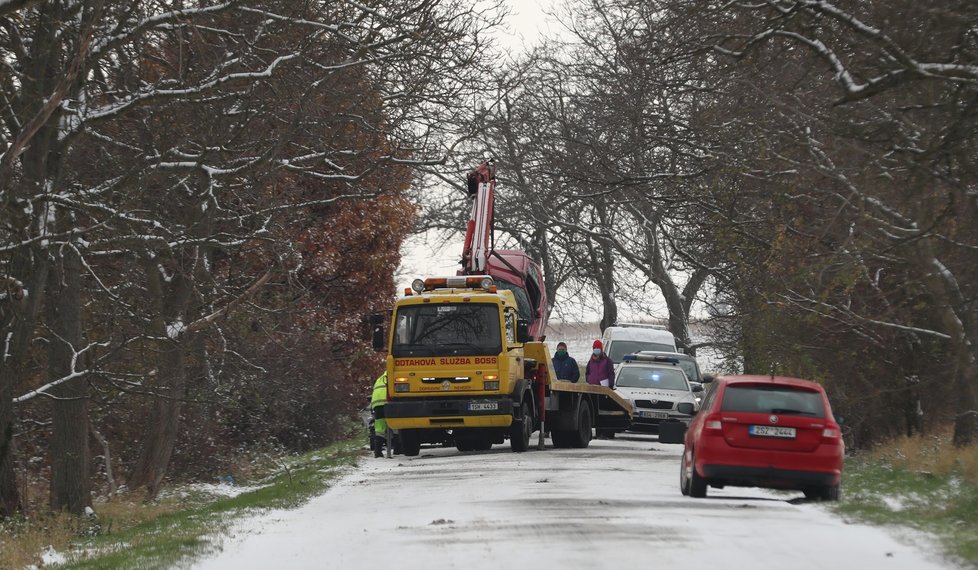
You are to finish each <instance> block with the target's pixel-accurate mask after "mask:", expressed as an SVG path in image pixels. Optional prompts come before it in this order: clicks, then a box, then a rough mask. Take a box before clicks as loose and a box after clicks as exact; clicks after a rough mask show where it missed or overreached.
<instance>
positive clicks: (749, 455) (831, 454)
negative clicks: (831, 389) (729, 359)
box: [679, 375, 845, 501]
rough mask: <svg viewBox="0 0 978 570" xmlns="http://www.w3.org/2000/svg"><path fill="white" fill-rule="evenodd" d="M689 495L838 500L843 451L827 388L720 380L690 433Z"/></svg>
mask: <svg viewBox="0 0 978 570" xmlns="http://www.w3.org/2000/svg"><path fill="white" fill-rule="evenodd" d="M683 441H684V443H685V449H684V450H683V459H682V464H681V469H680V476H679V483H680V488H681V489H682V492H683V494H684V495H691V496H693V497H705V496H706V488H707V487H708V486H710V487H716V488H720V489H722V488H723V487H725V486H731V487H767V488H771V489H793V490H798V491H802V492H803V493H805V497H806V498H809V499H823V500H830V501H835V500H838V498H839V483H840V481H841V479H842V460H843V455H844V453H845V446H844V445H843V443H842V437H841V433H840V429H839V424H838V422H836V420H835V418H834V417H833V415H832V409H831V407H830V406H829V400H828V398H827V397H826V395H825V390H824V389H823V388H822V386H821V385H819V384H817V383H815V382H811V381H809V380H800V379H798V378H786V377H782V376H747V375H745V376H718V377H717V378H716V379H715V381H714V383H713V385H712V386H710V389H709V390H708V392H707V394H706V396H705V398H704V399H703V403H702V405H701V407H700V410H699V412H698V413H697V414H696V415H695V416H694V417H693V420H692V421H691V422H690V424H689V428H688V429H687V430H686V434H685V436H684V440H683Z"/></svg>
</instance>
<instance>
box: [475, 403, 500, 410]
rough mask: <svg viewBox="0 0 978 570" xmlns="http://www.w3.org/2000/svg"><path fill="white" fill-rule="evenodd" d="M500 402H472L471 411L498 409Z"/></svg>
mask: <svg viewBox="0 0 978 570" xmlns="http://www.w3.org/2000/svg"><path fill="white" fill-rule="evenodd" d="M498 409H499V402H470V403H469V411H470V412H483V411H486V410H498Z"/></svg>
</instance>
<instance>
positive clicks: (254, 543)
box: [195, 434, 955, 570]
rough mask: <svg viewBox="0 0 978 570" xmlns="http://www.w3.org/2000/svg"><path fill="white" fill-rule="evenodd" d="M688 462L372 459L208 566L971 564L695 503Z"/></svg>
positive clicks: (549, 454)
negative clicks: (683, 478) (684, 470)
mask: <svg viewBox="0 0 978 570" xmlns="http://www.w3.org/2000/svg"><path fill="white" fill-rule="evenodd" d="M680 453H681V447H680V446H676V445H663V444H659V443H658V442H657V441H655V439H654V436H632V435H630V434H629V435H627V436H621V435H620V436H619V437H618V438H617V439H615V440H597V441H594V442H592V443H591V446H590V447H589V448H587V449H553V448H551V447H550V445H549V440H548V442H547V449H546V450H544V451H530V452H527V453H519V454H517V453H512V452H511V451H510V450H509V447H508V445H507V446H504V445H497V446H495V447H494V448H493V450H491V451H489V452H481V453H480V452H470V453H459V452H457V451H456V450H455V449H450V448H427V447H426V448H423V449H422V452H421V455H420V456H419V457H415V458H406V457H402V456H395V458H394V459H364V460H363V462H362V464H361V465H360V466H359V467H358V468H357V469H354V470H352V471H351V472H349V473H348V474H346V475H345V476H343V477H342V478H341V479H340V480H339V481H338V482H337V483H336V485H334V486H333V487H332V488H331V489H330V490H329V491H327V492H326V493H325V494H323V495H322V496H320V497H317V498H315V499H313V500H312V501H311V502H310V503H308V504H307V505H305V506H303V507H301V508H299V509H296V510H292V511H282V510H278V511H271V512H268V513H266V514H264V515H263V516H256V517H254V518H249V519H245V520H242V521H239V522H238V523H236V524H235V525H234V527H233V529H232V530H231V531H230V533H229V535H228V536H227V537H224V538H225V539H224V542H223V545H221V546H220V551H219V552H218V553H217V554H216V555H214V556H213V557H211V558H209V559H204V560H201V561H199V562H198V563H197V564H196V566H195V567H197V568H202V569H208V570H221V569H225V568H227V569H234V570H240V569H243V568H269V567H279V568H398V570H415V569H425V570H427V569H430V568H439V569H450V568H459V569H463V568H464V569H466V570H478V569H483V568H484V569H492V570H498V569H499V568H507V567H512V566H519V567H524V568H561V569H562V570H563V569H577V568H580V569H587V570H594V569H600V568H628V567H654V568H747V567H761V568H791V569H792V570H822V569H825V568H834V569H849V568H853V569H857V568H858V569H862V568H872V569H893V570H897V569H901V570H902V569H906V570H911V569H912V570H928V569H937V568H954V567H955V566H954V565H953V564H952V563H950V562H948V561H946V560H944V559H943V558H942V557H941V555H940V554H937V553H936V552H937V551H936V547H932V546H929V547H927V548H924V549H923V550H921V548H920V547H919V546H913V545H911V544H907V541H906V537H907V536H908V533H902V534H901V532H900V531H889V530H885V529H880V528H875V527H870V526H866V525H861V524H849V523H847V522H845V521H843V520H841V519H840V518H839V517H837V516H835V515H833V514H832V513H831V512H830V511H829V510H828V509H827V508H826V507H825V506H824V505H821V504H817V503H805V502H803V501H800V500H799V499H800V497H801V494H800V493H778V492H769V491H764V490H759V489H738V488H728V489H725V490H717V489H712V488H711V489H710V490H709V497H708V498H706V499H692V498H688V497H683V496H682V495H681V494H680V493H679V489H678V478H679V475H678V471H679V456H680ZM843 488H844V487H843ZM914 536H916V537H920V536H921V535H919V534H916V533H914ZM216 540H217V541H218V542H219V541H220V539H216ZM915 540H917V539H915ZM919 540H923V541H924V544H925V545H929V544H933V543H932V542H931V541H930V539H928V538H926V537H925V538H923V539H919Z"/></svg>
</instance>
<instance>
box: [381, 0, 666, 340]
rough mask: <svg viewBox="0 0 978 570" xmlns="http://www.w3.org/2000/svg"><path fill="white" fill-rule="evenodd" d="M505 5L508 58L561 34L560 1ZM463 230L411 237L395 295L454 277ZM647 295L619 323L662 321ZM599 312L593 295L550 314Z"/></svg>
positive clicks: (657, 302)
mask: <svg viewBox="0 0 978 570" xmlns="http://www.w3.org/2000/svg"><path fill="white" fill-rule="evenodd" d="M506 3H507V4H508V6H509V8H510V14H509V16H508V17H507V19H506V26H505V27H506V28H507V29H506V30H500V31H499V34H498V36H497V37H498V40H499V43H500V47H502V48H504V49H506V50H508V52H509V54H510V55H511V56H514V57H515V56H517V55H519V54H520V53H521V52H525V51H526V50H527V49H528V48H531V47H532V46H534V45H536V44H537V43H539V42H540V41H541V40H542V38H543V37H545V36H548V35H553V34H559V33H560V29H561V28H560V24H558V23H557V22H556V21H555V20H554V19H553V18H552V17H551V16H549V15H548V14H547V12H553V11H555V10H554V9H555V6H559V5H560V3H561V0H506ZM471 166H472V167H475V166H476V165H475V164H473V165H471ZM463 230H464V228H459V234H458V237H456V238H455V239H452V240H450V241H447V242H446V240H445V235H444V234H442V233H439V232H434V231H429V232H426V233H424V234H419V235H415V236H411V237H410V238H409V239H408V240H407V241H406V242H405V244H404V246H403V248H402V259H401V266H400V267H399V268H398V272H397V275H396V278H395V283H396V284H397V292H398V293H399V294H401V293H403V292H404V289H405V288H407V287H410V286H411V281H413V280H414V279H417V278H419V277H421V278H423V277H426V276H444V275H455V273H456V272H457V271H458V269H459V260H460V259H461V256H462V242H463V239H462V236H463V235H464V233H463ZM497 241H499V239H498V234H497ZM646 293H647V294H648V296H649V299H650V301H651V302H652V303H653V305H654V308H653V313H651V314H650V313H647V312H645V311H642V310H637V311H636V310H635V309H632V308H630V307H628V306H627V305H626V304H625V303H624V302H622V301H623V300H622V299H619V306H618V311H619V319H620V320H621V321H623V322H627V321H632V320H641V319H646V318H650V317H659V318H661V317H664V316H665V315H666V314H667V310H666V307H665V304H664V303H663V302H662V300H661V295H660V294H659V292H658V290H657V289H655V288H654V287H651V286H650V287H647V291H646ZM600 310H601V303H600V301H599V300H598V298H597V295H595V296H594V298H593V299H580V302H579V303H575V304H574V306H569V304H567V303H562V304H560V305H558V307H557V310H555V311H554V314H553V315H551V321H556V320H558V319H560V318H563V319H566V320H569V321H582V322H597V321H598V320H600V319H601V313H600Z"/></svg>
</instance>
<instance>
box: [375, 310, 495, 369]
mask: <svg viewBox="0 0 978 570" xmlns="http://www.w3.org/2000/svg"><path fill="white" fill-rule="evenodd" d="M500 328H501V327H500V318H499V307H498V306H497V305H494V304H479V303H457V304H456V303H439V304H430V305H409V306H405V307H401V308H399V309H398V310H397V313H396V314H395V316H394V343H393V345H392V346H391V355H392V356H394V357H402V356H460V355H472V356H491V355H497V354H499V353H500V352H502V338H501V336H500Z"/></svg>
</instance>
